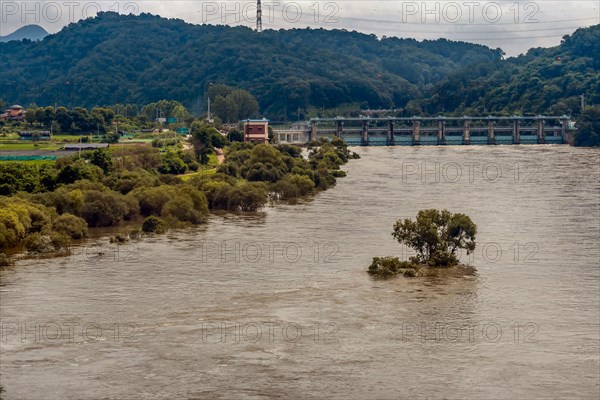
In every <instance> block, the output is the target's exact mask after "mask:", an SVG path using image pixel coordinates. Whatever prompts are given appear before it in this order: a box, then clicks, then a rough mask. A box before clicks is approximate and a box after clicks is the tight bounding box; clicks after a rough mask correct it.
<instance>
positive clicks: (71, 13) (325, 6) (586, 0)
mask: <svg viewBox="0 0 600 400" xmlns="http://www.w3.org/2000/svg"><path fill="white" fill-rule="evenodd" d="M599 3H600V0H577V1H566V0H561V1H557V0H538V1H516V0H511V1H504V0H497V1H472V0H464V1H462V0H457V1H398V0H393V1H391V0H388V1H381V0H374V1H364V0H337V1H327V0H325V1H317V0H307V1H302V0H296V1H283V0H262V9H263V18H262V20H263V29H280V28H305V27H311V28H319V27H321V28H325V29H347V30H357V31H359V32H364V33H372V34H375V35H377V36H378V37H382V36H396V37H404V38H415V39H418V40H422V39H437V38H442V37H445V38H448V39H451V40H461V41H467V42H474V43H481V44H485V45H487V46H490V47H493V48H496V47H500V48H502V49H503V50H504V51H505V52H506V53H507V55H509V56H510V55H518V54H520V53H523V52H525V51H527V49H529V48H531V47H540V46H541V47H549V46H555V45H557V44H559V43H560V39H561V37H562V36H563V35H566V34H570V33H572V32H573V31H574V30H575V29H577V28H578V27H585V26H590V25H594V24H598V23H600V5H599ZM99 10H101V11H118V12H120V13H126V14H127V13H134V14H138V13H141V12H149V13H152V14H159V15H161V16H163V17H168V18H179V19H182V20H184V21H187V22H189V23H195V24H202V23H207V24H228V25H246V26H252V27H255V25H256V1H243V0H242V1H231V0H218V1H164V0H163V1H147V0H143V1H114V0H113V1H72V0H64V1H23V0H19V1H5V0H0V24H1V25H0V35H6V34H8V33H11V32H12V31H14V30H16V29H17V28H19V27H21V26H23V25H29V24H39V25H41V26H43V27H44V28H45V29H46V30H47V31H48V32H50V33H55V32H58V31H59V30H60V29H62V27H64V26H65V25H66V24H68V23H69V22H76V21H78V20H80V19H82V18H86V17H90V16H94V15H95V14H96V12H97V11H99Z"/></svg>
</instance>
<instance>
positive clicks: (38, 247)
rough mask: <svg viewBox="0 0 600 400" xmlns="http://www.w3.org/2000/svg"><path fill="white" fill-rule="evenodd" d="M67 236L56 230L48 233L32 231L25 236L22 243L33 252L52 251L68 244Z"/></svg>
mask: <svg viewBox="0 0 600 400" xmlns="http://www.w3.org/2000/svg"><path fill="white" fill-rule="evenodd" d="M69 242H70V240H69V238H68V237H67V236H66V235H63V234H61V233H58V232H52V233H51V234H48V235H43V234H41V233H38V232H36V233H32V234H31V235H29V236H27V237H26V238H25V240H24V241H23V244H24V246H25V248H26V249H27V251H29V252H30V253H35V254H43V253H54V252H55V251H59V250H61V249H63V248H66V247H67V246H68V245H69Z"/></svg>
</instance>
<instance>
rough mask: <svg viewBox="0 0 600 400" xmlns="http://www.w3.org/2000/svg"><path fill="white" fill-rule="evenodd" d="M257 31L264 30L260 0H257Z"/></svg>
mask: <svg viewBox="0 0 600 400" xmlns="http://www.w3.org/2000/svg"><path fill="white" fill-rule="evenodd" d="M256 32H262V8H261V5H260V0H256Z"/></svg>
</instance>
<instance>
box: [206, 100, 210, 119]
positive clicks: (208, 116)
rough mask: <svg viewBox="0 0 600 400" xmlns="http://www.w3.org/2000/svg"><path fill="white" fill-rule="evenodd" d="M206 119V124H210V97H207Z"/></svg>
mask: <svg viewBox="0 0 600 400" xmlns="http://www.w3.org/2000/svg"><path fill="white" fill-rule="evenodd" d="M206 118H207V119H208V122H210V96H208V112H207V113H206Z"/></svg>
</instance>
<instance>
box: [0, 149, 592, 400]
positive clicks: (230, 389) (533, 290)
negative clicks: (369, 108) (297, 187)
mask: <svg viewBox="0 0 600 400" xmlns="http://www.w3.org/2000/svg"><path fill="white" fill-rule="evenodd" d="M356 150H357V151H358V152H359V153H360V154H361V155H362V159H360V160H352V161H350V163H349V164H347V165H346V166H344V169H345V170H347V171H348V177H346V178H343V179H340V180H339V183H338V185H337V186H336V187H335V188H333V189H331V190H328V191H326V192H323V193H320V194H318V195H317V196H316V197H314V198H313V199H310V200H307V201H303V202H300V203H299V204H295V205H276V206H274V207H269V208H267V209H265V210H264V212H261V213H257V214H250V215H243V216H239V215H231V214H224V215H214V216H212V217H211V219H210V222H209V224H208V225H206V226H203V227H200V228H196V229H189V230H180V231H172V232H170V233H168V234H167V235H165V236H157V237H146V238H144V239H143V240H141V241H139V242H133V243H129V244H127V245H124V246H119V247H116V246H115V245H110V244H109V243H108V236H100V237H96V238H94V239H92V240H90V241H88V242H86V243H84V244H83V245H80V246H78V247H77V248H75V249H74V250H75V251H74V254H73V255H72V256H70V257H65V258H60V259H45V260H22V261H19V262H18V263H17V265H16V266H15V267H11V268H8V269H4V270H2V271H0V282H1V285H0V300H1V303H0V311H1V320H2V327H1V328H2V329H1V330H0V331H1V333H2V338H1V341H0V346H1V358H0V373H1V378H0V379H1V385H2V386H3V387H4V389H5V393H4V397H5V398H6V399H162V398H199V399H204V398H207V399H232V398H241V399H261V398H282V399H284V398H285V399H288V398H315V399H317V398H318V399H320V398H339V399H347V398H351V399H366V398H378V399H398V398H416V399H419V398H422V399H515V398H518V399H541V398H543V399H547V398H580V399H595V398H598V395H599V394H600V386H599V385H600V384H599V368H600V364H599V340H600V337H599V330H600V325H599V318H600V310H599V308H600V306H599V304H600V286H599V285H600V280H599V279H600V276H599V269H600V265H599V259H600V253H599V248H600V246H599V235H600V232H599V229H600V219H599V214H600V198H599V196H600V194H599V193H600V184H599V182H600V172H599V165H600V152H599V151H598V150H591V149H578V148H571V147H567V146H482V147H477V146H472V147H468V146H463V147H451V146H448V147H407V148H403V147H393V148H383V147H382V148H374V147H372V148H358V149H356ZM431 207H435V208H447V209H449V210H451V211H454V212H464V213H467V214H468V215H470V216H471V217H472V219H473V220H474V221H475V222H476V223H477V225H478V226H479V234H478V238H477V239H478V242H479V245H478V248H477V249H476V251H475V253H474V254H473V255H471V256H467V255H463V256H462V261H463V262H466V263H470V264H471V265H474V266H476V267H477V270H478V271H477V275H475V276H469V277H446V276H443V275H440V276H437V277H430V278H418V279H406V278H398V279H391V280H387V281H380V280H373V279H371V277H369V275H368V274H367V273H366V268H367V266H368V265H369V263H370V260H371V258H372V257H374V256H383V255H398V256H401V257H404V258H407V257H408V255H409V254H408V252H407V251H406V250H405V249H402V248H401V247H400V246H399V245H398V244H397V243H396V242H395V241H394V240H393V238H392V237H391V228H392V225H393V223H394V221H395V220H396V219H398V218H409V217H414V215H415V214H416V212H417V211H418V210H420V209H424V208H431Z"/></svg>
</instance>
